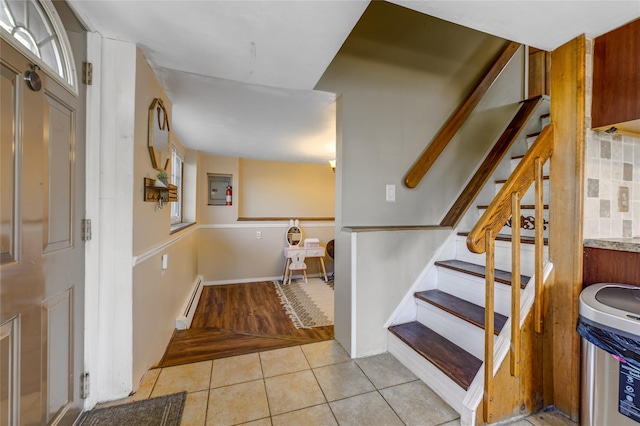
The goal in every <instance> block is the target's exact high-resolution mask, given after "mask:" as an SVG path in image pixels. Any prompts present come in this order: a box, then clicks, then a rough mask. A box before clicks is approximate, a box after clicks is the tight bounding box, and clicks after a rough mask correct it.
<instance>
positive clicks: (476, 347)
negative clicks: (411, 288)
mask: <svg viewBox="0 0 640 426" xmlns="http://www.w3.org/2000/svg"><path fill="white" fill-rule="evenodd" d="M416 304H417V305H418V316H417V320H418V322H420V323H422V324H424V325H425V326H427V327H429V328H430V329H431V330H433V331H435V332H436V333H438V334H439V335H441V336H445V337H446V338H447V339H448V340H450V341H451V342H453V343H455V344H456V345H458V346H460V347H461V348H462V349H464V350H465V351H467V352H469V353H470V354H471V355H473V356H475V357H476V358H478V359H480V360H481V361H484V329H482V328H480V327H477V326H475V325H473V324H470V323H469V322H467V321H465V320H463V319H460V318H458V317H456V316H455V315H451V314H450V313H448V312H445V311H443V310H442V309H440V308H438V307H436V306H433V305H432V304H430V303H427V302H425V301H424V300H420V299H416Z"/></svg>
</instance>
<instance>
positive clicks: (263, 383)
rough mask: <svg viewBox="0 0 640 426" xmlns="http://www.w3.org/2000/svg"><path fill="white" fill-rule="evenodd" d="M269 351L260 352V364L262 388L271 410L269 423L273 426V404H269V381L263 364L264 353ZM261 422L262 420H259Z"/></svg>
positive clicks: (268, 407)
mask: <svg viewBox="0 0 640 426" xmlns="http://www.w3.org/2000/svg"><path fill="white" fill-rule="evenodd" d="M263 352H267V351H260V352H258V361H259V362H260V374H261V375H262V388H263V389H264V397H265V398H266V399H267V410H269V423H271V424H272V425H273V415H272V413H271V404H270V403H269V392H267V381H266V378H265V377H264V365H263V364H262V353H263ZM257 420H260V419H257Z"/></svg>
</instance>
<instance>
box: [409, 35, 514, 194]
mask: <svg viewBox="0 0 640 426" xmlns="http://www.w3.org/2000/svg"><path fill="white" fill-rule="evenodd" d="M520 46H521V45H520V43H516V42H513V41H512V42H509V43H507V45H506V46H505V48H504V49H503V50H502V52H500V54H499V56H498V58H497V59H496V61H495V62H494V64H493V65H492V66H491V67H490V68H489V69H488V70H487V72H486V73H485V74H484V75H483V76H482V77H481V78H480V80H479V81H478V83H477V84H476V86H475V87H474V88H473V90H472V91H471V93H469V95H468V96H467V98H466V99H465V100H464V101H463V102H462V103H461V104H460V106H459V107H458V109H456V110H455V112H454V113H453V114H452V115H451V116H450V117H449V119H448V120H447V122H446V123H445V124H444V125H443V126H442V128H441V129H440V131H438V133H437V134H436V136H435V137H434V138H433V140H432V141H431V143H430V144H429V145H428V146H427V148H426V149H425V150H424V152H423V153H422V155H421V156H420V158H418V160H417V161H416V162H415V163H414V164H413V166H412V167H411V169H410V170H409V172H408V173H407V174H406V176H405V177H404V184H405V186H406V187H407V188H415V187H416V186H417V185H418V184H419V183H420V181H421V180H422V178H423V177H424V175H425V174H427V171H429V169H430V168H431V166H432V165H433V163H435V161H436V160H437V159H438V156H439V155H440V154H441V153H442V151H444V149H445V148H446V147H447V145H448V144H449V142H450V141H451V139H452V138H453V136H454V135H455V134H456V133H457V132H458V130H460V127H462V125H463V124H464V122H465V120H466V119H467V118H468V117H469V115H470V114H471V112H472V111H473V109H474V108H475V107H476V106H477V105H478V103H479V102H480V100H482V97H483V96H484V95H485V93H487V91H488V90H489V88H490V87H491V85H492V84H493V82H494V81H495V80H496V79H497V78H498V76H499V75H500V73H501V72H502V70H503V69H504V68H505V67H506V66H507V64H508V63H509V61H510V60H511V58H512V57H513V55H514V54H515V53H516V52H517V51H518V49H519V48H520Z"/></svg>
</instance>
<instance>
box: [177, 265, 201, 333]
mask: <svg viewBox="0 0 640 426" xmlns="http://www.w3.org/2000/svg"><path fill="white" fill-rule="evenodd" d="M202 286H203V278H202V276H201V275H200V276H198V278H196V281H195V282H194V283H193V288H192V290H191V293H189V297H188V298H187V300H185V302H184V305H183V306H182V309H181V310H180V316H178V318H176V329H177V330H186V329H188V328H189V327H191V321H193V314H195V312H196V308H197V307H198V302H199V301H200V295H201V294H202Z"/></svg>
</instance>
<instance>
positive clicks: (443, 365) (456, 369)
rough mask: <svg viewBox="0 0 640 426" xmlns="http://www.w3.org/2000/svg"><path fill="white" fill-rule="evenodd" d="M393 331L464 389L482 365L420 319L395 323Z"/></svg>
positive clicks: (467, 387) (390, 328)
mask: <svg viewBox="0 0 640 426" xmlns="http://www.w3.org/2000/svg"><path fill="white" fill-rule="evenodd" d="M389 331H391V332H392V333H393V334H394V335H396V336H397V337H398V338H399V339H400V340H402V341H403V342H405V343H406V344H407V345H409V346H410V347H411V348H413V350H415V351H416V352H418V353H419V354H420V355H421V356H422V357H424V358H425V359H426V360H428V361H429V362H431V363H432V364H433V365H435V366H436V367H438V368H439V369H440V370H441V371H442V372H443V373H444V374H446V375H447V376H448V377H449V378H450V379H451V380H453V381H454V382H456V383H457V384H458V385H460V387H462V388H463V389H464V390H467V389H469V385H470V384H471V382H472V381H473V378H474V377H475V376H476V373H477V372H478V370H479V369H480V367H481V366H482V361H480V360H479V359H478V358H476V357H475V356H473V355H471V354H470V353H469V352H467V351H465V350H464V349H462V348H461V347H460V346H458V345H456V344H454V343H452V342H451V341H449V340H447V339H446V338H444V337H442V336H441V335H439V334H438V333H436V332H435V331H433V330H431V329H429V328H427V327H425V326H424V325H423V324H420V323H419V322H417V321H413V322H408V323H406V324H398V325H393V326H391V327H389Z"/></svg>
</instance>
